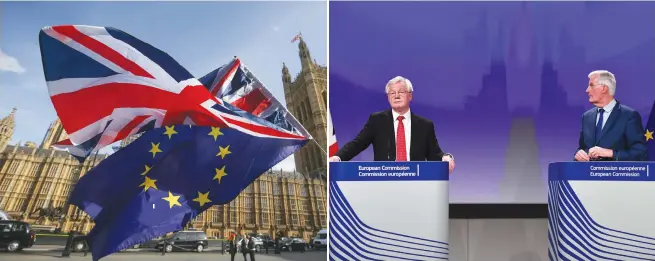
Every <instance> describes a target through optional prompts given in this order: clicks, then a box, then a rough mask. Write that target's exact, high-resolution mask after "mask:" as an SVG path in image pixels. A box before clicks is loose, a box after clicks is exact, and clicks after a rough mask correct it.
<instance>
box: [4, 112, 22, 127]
mask: <svg viewBox="0 0 655 261" xmlns="http://www.w3.org/2000/svg"><path fill="white" fill-rule="evenodd" d="M17 110H18V109H16V107H14V108H13V109H12V110H11V112H10V113H9V115H7V116H6V117H4V118H3V119H2V120H0V124H12V125H13V123H14V115H15V114H16V111H17ZM12 127H13V126H12Z"/></svg>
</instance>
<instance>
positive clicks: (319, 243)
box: [312, 228, 328, 249]
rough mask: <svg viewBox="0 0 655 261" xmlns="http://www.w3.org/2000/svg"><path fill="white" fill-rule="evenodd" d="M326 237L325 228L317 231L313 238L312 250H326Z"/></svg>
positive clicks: (326, 231)
mask: <svg viewBox="0 0 655 261" xmlns="http://www.w3.org/2000/svg"><path fill="white" fill-rule="evenodd" d="M327 236H328V230H327V228H324V229H321V231H318V234H316V237H314V239H313V244H312V245H313V247H314V249H327Z"/></svg>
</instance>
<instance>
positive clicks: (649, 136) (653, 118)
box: [645, 102, 655, 161]
mask: <svg viewBox="0 0 655 261" xmlns="http://www.w3.org/2000/svg"><path fill="white" fill-rule="evenodd" d="M654 132H655V102H653V108H652V109H650V116H649V117H648V123H646V134H645V135H646V146H647V147H648V161H655V139H653V133H654Z"/></svg>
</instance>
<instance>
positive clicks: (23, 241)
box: [0, 220, 36, 252]
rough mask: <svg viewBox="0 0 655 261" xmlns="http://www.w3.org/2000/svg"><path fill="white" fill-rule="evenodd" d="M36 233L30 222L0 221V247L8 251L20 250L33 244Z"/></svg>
mask: <svg viewBox="0 0 655 261" xmlns="http://www.w3.org/2000/svg"><path fill="white" fill-rule="evenodd" d="M35 240H36V234H34V231H32V229H31V228H30V224H28V223H25V222H22V221H13V220H2V221H0V247H2V248H4V249H6V250H7V251H9V252H14V251H20V250H23V249H24V248H30V247H32V245H34V241H35Z"/></svg>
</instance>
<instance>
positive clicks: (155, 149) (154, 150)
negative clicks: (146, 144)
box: [148, 142, 163, 158]
mask: <svg viewBox="0 0 655 261" xmlns="http://www.w3.org/2000/svg"><path fill="white" fill-rule="evenodd" d="M159 143H161V142H158V143H157V144H155V143H154V142H151V143H150V144H151V145H152V148H151V149H150V150H149V151H148V152H152V157H153V158H154V157H155V155H157V153H158V152H163V151H161V150H160V149H159Z"/></svg>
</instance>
